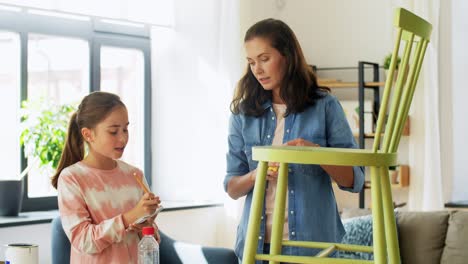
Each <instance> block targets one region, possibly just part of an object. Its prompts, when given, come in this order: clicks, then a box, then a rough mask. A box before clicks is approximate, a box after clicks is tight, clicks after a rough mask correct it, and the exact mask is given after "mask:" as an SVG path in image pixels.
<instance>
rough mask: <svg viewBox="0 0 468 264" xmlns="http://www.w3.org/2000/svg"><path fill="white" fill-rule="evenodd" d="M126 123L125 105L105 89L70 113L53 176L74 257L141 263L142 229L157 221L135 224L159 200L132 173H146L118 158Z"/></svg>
mask: <svg viewBox="0 0 468 264" xmlns="http://www.w3.org/2000/svg"><path fill="white" fill-rule="evenodd" d="M128 124H129V122H128V113H127V109H126V107H125V105H124V104H123V103H122V101H121V100H120V98H119V97H118V96H117V95H115V94H111V93H106V92H93V93H91V94H89V95H87V96H85V97H84V99H83V101H82V102H81V104H80V105H79V107H78V110H77V111H76V112H75V113H74V114H73V115H72V117H71V119H70V123H69V127H68V136H67V140H66V142H65V147H64V150H63V153H62V157H61V159H60V163H59V166H58V168H57V172H56V174H55V175H54V176H53V178H52V185H53V186H54V187H55V188H57V190H58V204H59V211H60V216H61V219H62V225H63V228H64V230H65V233H66V234H67V236H68V238H69V239H70V242H71V245H72V250H71V256H70V263H137V256H138V252H137V245H138V242H139V231H140V230H141V228H142V227H143V226H145V225H152V224H153V223H154V217H153V218H151V219H149V220H148V221H147V222H145V223H143V224H140V225H136V224H132V223H133V222H135V220H137V219H138V218H140V217H142V216H145V215H148V214H151V213H152V212H154V211H155V210H156V208H157V207H158V205H159V203H160V200H159V197H157V196H155V195H154V194H152V193H147V194H143V190H142V189H141V187H140V186H139V185H138V182H137V180H136V179H135V178H134V174H137V175H138V176H140V177H142V175H143V174H142V172H141V171H140V170H139V169H137V168H135V167H133V166H131V165H129V164H127V163H125V162H123V161H120V160H118V159H119V158H120V157H122V154H123V152H124V149H125V146H126V144H127V142H128ZM85 144H86V146H87V150H88V153H87V155H86V156H85V148H84V145H85ZM142 179H143V180H144V177H142ZM145 183H146V182H145ZM156 228H157V227H156ZM156 230H157V229H156ZM156 239H158V241H159V235H157V236H156Z"/></svg>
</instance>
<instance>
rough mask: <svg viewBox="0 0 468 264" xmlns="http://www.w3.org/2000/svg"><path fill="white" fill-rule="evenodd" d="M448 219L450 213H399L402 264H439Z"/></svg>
mask: <svg viewBox="0 0 468 264" xmlns="http://www.w3.org/2000/svg"><path fill="white" fill-rule="evenodd" d="M448 218H449V213H448V212H397V226H398V236H399V238H398V240H399V243H400V255H401V260H402V263H403V264H406V263H408V264H431V263H437V264H439V263H440V259H441V256H442V251H443V249H444V244H445V235H446V232H447V226H448Z"/></svg>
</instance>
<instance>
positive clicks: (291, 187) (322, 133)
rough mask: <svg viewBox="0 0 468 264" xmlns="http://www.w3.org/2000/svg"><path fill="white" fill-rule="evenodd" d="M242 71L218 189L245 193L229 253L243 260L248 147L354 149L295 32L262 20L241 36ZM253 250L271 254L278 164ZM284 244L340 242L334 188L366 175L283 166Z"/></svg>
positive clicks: (251, 178)
mask: <svg viewBox="0 0 468 264" xmlns="http://www.w3.org/2000/svg"><path fill="white" fill-rule="evenodd" d="M244 46H245V50H246V54H247V61H248V66H247V71H246V73H245V75H244V76H243V77H242V78H241V79H240V81H239V83H238V86H237V88H236V91H235V93H234V98H233V100H232V102H231V112H232V115H231V118H230V123H229V135H228V144H229V150H228V153H227V174H226V176H225V179H224V189H225V191H226V192H227V193H228V194H229V196H230V197H232V198H233V199H238V198H240V197H242V196H246V199H245V206H244V211H243V214H242V218H241V222H240V224H239V227H238V230H237V239H236V246H235V251H236V254H237V256H238V257H239V258H240V259H242V255H243V249H244V244H245V236H246V232H247V224H248V218H249V213H250V206H251V202H252V195H253V186H254V183H255V176H256V167H257V162H256V161H253V160H252V147H253V146H262V145H290V146H315V147H340V148H355V147H356V143H355V141H354V138H353V135H352V132H351V129H350V127H349V125H348V122H347V120H346V117H345V115H344V112H343V109H342V108H341V106H340V104H339V102H338V100H337V99H336V98H335V97H334V96H332V95H330V94H329V89H328V88H325V87H319V86H318V84H317V79H316V77H315V75H314V73H313V72H312V70H311V68H310V67H309V66H308V65H307V63H306V61H305V58H304V55H303V53H302V49H301V47H300V45H299V43H298V41H297V39H296V36H295V35H294V32H293V31H292V30H291V29H290V28H289V27H288V26H287V25H286V24H285V23H284V22H282V21H280V20H275V19H266V20H262V21H260V22H258V23H256V24H254V25H253V26H252V27H251V28H250V29H249V30H248V31H247V33H246V35H245V38H244ZM269 165H270V167H269V169H268V171H267V181H268V184H267V189H266V197H265V206H264V209H263V214H262V222H261V226H260V236H259V243H258V248H257V251H258V252H269V243H270V235H271V224H272V213H273V204H274V195H275V192H276V180H277V176H278V173H277V168H275V166H277V164H269ZM289 169H290V170H289V181H288V192H287V193H288V199H287V203H286V211H285V225H284V233H283V239H286V240H306V241H307V240H309V241H327V242H340V241H341V239H342V237H343V235H344V229H343V225H342V223H341V220H340V217H339V214H338V210H337V206H336V201H335V197H334V194H333V189H332V179H333V181H335V182H336V183H337V184H338V185H339V186H340V188H341V189H345V190H348V191H352V192H359V191H360V190H361V189H362V187H363V185H364V171H363V168H361V167H350V166H325V165H323V166H318V165H298V164H292V165H290V166H289ZM316 252H317V250H315V249H306V248H297V247H294V248H291V247H284V248H283V254H287V255H290V254H294V255H312V254H314V253H316Z"/></svg>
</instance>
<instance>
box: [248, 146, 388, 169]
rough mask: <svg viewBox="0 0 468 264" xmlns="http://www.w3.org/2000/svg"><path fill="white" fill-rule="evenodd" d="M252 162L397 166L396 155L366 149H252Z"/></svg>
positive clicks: (292, 147)
mask: <svg viewBox="0 0 468 264" xmlns="http://www.w3.org/2000/svg"><path fill="white" fill-rule="evenodd" d="M252 149H253V150H255V151H253V156H252V159H253V160H257V161H270V162H286V163H299V164H320V165H341V166H378V167H388V166H394V165H397V154H396V153H374V152H372V150H368V149H347V148H317V147H297V146H262V147H253V148H252Z"/></svg>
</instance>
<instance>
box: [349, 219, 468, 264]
mask: <svg viewBox="0 0 468 264" xmlns="http://www.w3.org/2000/svg"><path fill="white" fill-rule="evenodd" d="M369 213H370V211H368V210H367V211H362V210H361V211H359V212H356V211H355V212H354V213H350V212H346V211H345V212H343V214H342V218H343V223H344V225H345V229H346V231H347V235H346V236H345V240H347V241H346V242H355V243H356V244H363V245H370V244H371V243H372V239H371V237H372V218H371V216H370V215H366V214H369ZM356 214H358V215H361V216H357V217H356ZM353 215H354V217H352V216H353ZM350 217H351V218H350ZM396 221H397V230H398V241H399V246H400V255H401V261H402V263H403V264H432V263H434V264H439V263H441V264H468V211H437V212H406V211H397V212H396ZM366 229H367V230H366ZM356 257H357V258H364V259H369V258H368V257H369V256H368V255H366V254H358V255H357V256H356Z"/></svg>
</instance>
